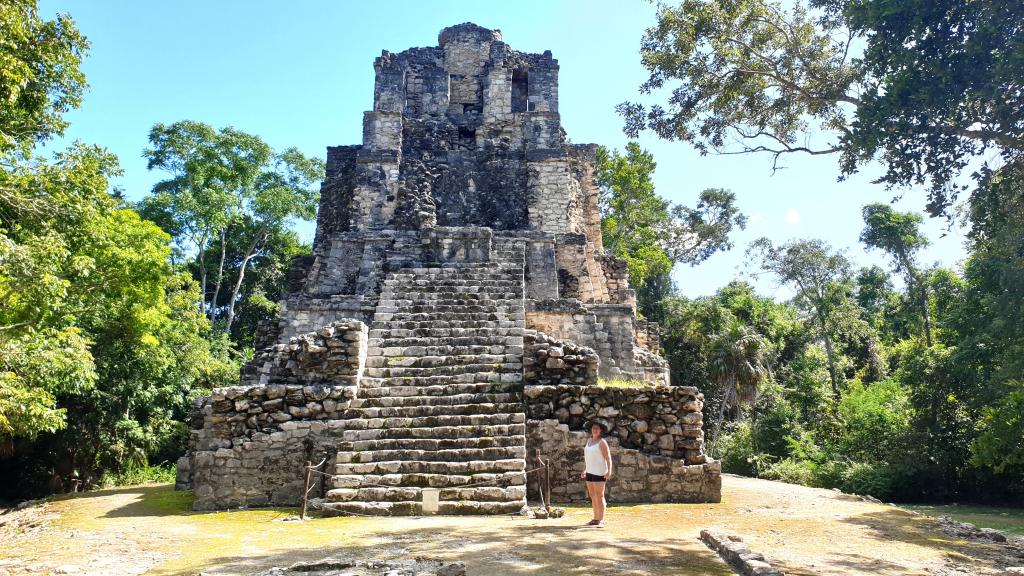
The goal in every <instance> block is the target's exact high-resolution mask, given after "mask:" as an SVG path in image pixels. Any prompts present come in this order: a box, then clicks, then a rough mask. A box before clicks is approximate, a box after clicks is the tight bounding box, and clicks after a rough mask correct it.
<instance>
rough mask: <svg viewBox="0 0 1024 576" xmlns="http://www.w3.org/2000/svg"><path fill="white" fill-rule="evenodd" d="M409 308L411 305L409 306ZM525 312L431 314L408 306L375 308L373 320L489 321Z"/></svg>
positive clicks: (522, 315) (520, 316)
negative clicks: (389, 308)
mask: <svg viewBox="0 0 1024 576" xmlns="http://www.w3.org/2000/svg"><path fill="white" fill-rule="evenodd" d="M410 308H411V307H410ZM525 318H526V313H525V312H523V311H521V310H520V311H517V312H501V311H498V310H480V311H476V312H474V311H464V312H460V311H457V310H452V311H448V312H445V313H444V314H443V315H442V314H433V313H430V312H418V311H416V310H411V309H409V308H406V309H402V310H396V309H392V311H390V312H386V311H383V310H379V309H378V310H377V312H376V313H375V314H374V317H373V321H374V322H375V323H376V322H398V321H427V322H437V321H443V322H462V321H466V320H470V321H490V322H499V321H504V320H520V321H521V320H525Z"/></svg>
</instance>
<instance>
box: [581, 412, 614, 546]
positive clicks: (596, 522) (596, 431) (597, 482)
mask: <svg viewBox="0 0 1024 576" xmlns="http://www.w3.org/2000/svg"><path fill="white" fill-rule="evenodd" d="M607 431H608V428H607V427H605V425H604V424H603V423H602V422H599V421H597V420H594V421H592V422H591V423H590V438H588V439H587V445H586V447H584V448H583V461H584V462H586V468H585V469H584V471H583V473H582V474H580V478H583V479H584V480H586V481H587V494H588V495H589V496H590V504H591V505H592V506H593V507H594V519H593V520H591V521H590V522H587V525H588V526H597V527H598V528H604V510H605V507H606V503H605V501H604V485H605V482H607V481H608V479H610V478H611V477H612V455H611V452H610V451H609V450H608V443H607V442H605V441H604V438H602V436H603V435H604V433H605V432H607Z"/></svg>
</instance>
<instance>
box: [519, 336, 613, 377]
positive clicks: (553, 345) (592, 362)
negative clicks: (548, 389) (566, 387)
mask: <svg viewBox="0 0 1024 576" xmlns="http://www.w3.org/2000/svg"><path fill="white" fill-rule="evenodd" d="M523 344H524V354H523V381H524V382H525V383H526V384H527V385H531V384H578V385H582V386H589V385H593V384H595V383H597V367H598V365H599V364H600V362H601V359H600V358H598V356H597V353H596V352H594V350H593V349H592V348H588V347H586V346H581V345H579V344H576V343H574V342H564V341H562V340H559V339H557V338H552V337H551V336H548V335H547V334H544V333H543V332H537V331H535V330H527V331H525V332H524V333H523Z"/></svg>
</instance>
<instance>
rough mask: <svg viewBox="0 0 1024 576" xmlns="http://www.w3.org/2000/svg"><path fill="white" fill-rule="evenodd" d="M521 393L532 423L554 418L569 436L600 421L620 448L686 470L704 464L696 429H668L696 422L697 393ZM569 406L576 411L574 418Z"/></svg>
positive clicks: (592, 389) (529, 389)
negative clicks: (661, 458)
mask: <svg viewBox="0 0 1024 576" xmlns="http://www.w3.org/2000/svg"><path fill="white" fill-rule="evenodd" d="M524 392H525V396H526V399H525V403H526V415H527V416H528V417H529V418H530V419H531V420H545V419H548V418H554V419H556V420H558V422H559V423H560V424H566V425H567V426H569V429H570V430H583V426H584V424H585V423H586V422H589V421H590V420H592V419H595V418H601V419H603V420H604V421H606V422H608V423H609V424H610V425H611V426H610V428H611V431H612V434H613V435H614V436H617V437H618V441H619V443H620V444H621V445H622V447H623V448H631V449H634V450H640V451H641V452H644V453H646V454H658V455H662V456H669V457H672V458H677V459H681V460H683V461H684V462H685V463H686V464H703V463H705V462H706V458H705V456H704V433H703V431H702V429H701V427H700V425H699V424H692V425H691V424H687V425H685V426H681V425H678V424H671V425H670V423H674V422H700V421H701V418H702V417H701V413H700V412H694V411H693V409H694V408H695V407H696V404H695V400H696V398H697V395H698V394H699V392H697V389H696V388H693V387H692V386H668V387H666V386H659V387H650V388H618V387H603V386H571V385H558V386H530V385H527V386H526V388H525V389H524ZM573 406H576V407H578V408H577V412H574V411H573V410H572V407H573ZM617 430H623V431H625V433H618V432H616V431H617ZM584 431H585V430H584Z"/></svg>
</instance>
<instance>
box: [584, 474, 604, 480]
mask: <svg viewBox="0 0 1024 576" xmlns="http://www.w3.org/2000/svg"><path fill="white" fill-rule="evenodd" d="M604 481H605V479H604V476H598V475H597V474H591V473H590V472H587V482H604Z"/></svg>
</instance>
